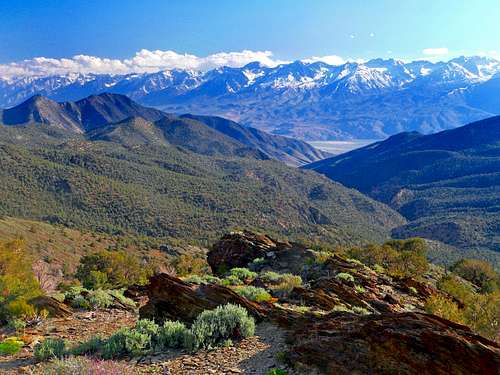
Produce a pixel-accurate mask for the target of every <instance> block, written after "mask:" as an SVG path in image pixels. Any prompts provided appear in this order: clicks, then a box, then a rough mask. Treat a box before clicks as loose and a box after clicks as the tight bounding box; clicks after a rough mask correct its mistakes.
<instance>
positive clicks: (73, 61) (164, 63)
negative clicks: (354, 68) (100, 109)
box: [0, 49, 286, 78]
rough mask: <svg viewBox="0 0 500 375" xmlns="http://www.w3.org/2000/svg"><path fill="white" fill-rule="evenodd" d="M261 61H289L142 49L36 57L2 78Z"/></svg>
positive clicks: (5, 70)
mask: <svg viewBox="0 0 500 375" xmlns="http://www.w3.org/2000/svg"><path fill="white" fill-rule="evenodd" d="M254 61H258V62H260V63H262V64H263V65H266V66H271V67H272V66H276V65H278V64H281V63H284V62H286V61H280V60H276V59H274V58H273V54H272V52H270V51H249V50H244V51H241V52H220V53H215V54H212V55H209V56H206V57H199V56H195V55H190V54H179V53H177V52H174V51H160V50H155V51H150V50H147V49H143V50H141V51H139V52H137V53H136V54H135V56H133V57H132V58H130V59H124V60H119V59H109V58H101V57H95V56H88V55H76V56H73V57H72V58H62V59H53V58H47V57H35V58H33V59H29V60H23V61H19V62H14V63H9V64H0V77H4V78H9V77H13V76H49V75H56V74H67V73H108V74H126V73H146V72H156V71H159V70H168V69H193V70H201V71H206V70H210V69H214V68H218V67H221V66H231V67H241V66H243V65H246V64H248V63H250V62H254Z"/></svg>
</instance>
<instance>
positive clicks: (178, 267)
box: [171, 254, 210, 276]
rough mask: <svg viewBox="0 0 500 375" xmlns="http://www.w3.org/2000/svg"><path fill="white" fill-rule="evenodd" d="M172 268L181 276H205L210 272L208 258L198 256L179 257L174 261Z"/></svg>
mask: <svg viewBox="0 0 500 375" xmlns="http://www.w3.org/2000/svg"><path fill="white" fill-rule="evenodd" d="M171 266H172V267H174V268H175V271H176V273H177V275H179V276H186V275H191V274H196V275H204V274H207V273H208V272H209V270H210V266H209V265H208V263H207V260H206V257H205V256H203V255H197V254H195V255H193V254H182V255H179V256H178V257H176V258H175V259H174V260H173V261H172V263H171Z"/></svg>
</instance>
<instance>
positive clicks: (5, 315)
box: [0, 240, 42, 323]
mask: <svg viewBox="0 0 500 375" xmlns="http://www.w3.org/2000/svg"><path fill="white" fill-rule="evenodd" d="M25 248H26V247H25V244H24V241H22V240H15V241H11V242H0V323H5V322H7V321H8V320H12V319H16V318H20V319H27V318H32V317H34V316H35V315H36V311H35V309H34V308H33V307H32V306H31V305H30V304H28V303H27V301H29V300H30V299H31V298H34V297H37V296H39V295H40V294H42V291H41V289H40V285H39V283H38V281H37V280H36V278H35V275H34V274H33V270H32V264H33V262H32V259H31V257H30V256H29V255H28V254H27V252H26V250H25Z"/></svg>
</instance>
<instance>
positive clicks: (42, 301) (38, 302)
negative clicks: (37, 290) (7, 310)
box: [29, 296, 72, 318]
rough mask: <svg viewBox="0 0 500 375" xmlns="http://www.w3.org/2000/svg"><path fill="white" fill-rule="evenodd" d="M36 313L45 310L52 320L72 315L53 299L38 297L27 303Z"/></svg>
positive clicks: (67, 308) (65, 307) (66, 307)
mask: <svg viewBox="0 0 500 375" xmlns="http://www.w3.org/2000/svg"><path fill="white" fill-rule="evenodd" d="M29 303H30V305H32V306H33V307H35V308H36V309H37V310H38V311H42V310H47V311H48V313H49V316H50V317H52V318H66V317H68V316H70V315H71V314H72V311H71V309H70V308H69V307H68V306H67V305H65V304H64V303H62V302H59V301H58V300H56V299H55V298H52V297H47V296H38V297H35V298H33V299H31V300H30V301H29Z"/></svg>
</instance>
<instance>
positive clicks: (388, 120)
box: [0, 56, 500, 140]
mask: <svg viewBox="0 0 500 375" xmlns="http://www.w3.org/2000/svg"><path fill="white" fill-rule="evenodd" d="M499 82H500V62H499V61H497V60H495V59H492V58H487V57H478V56H472V57H459V58H455V59H452V60H450V61H448V62H430V61H413V62H403V61H401V60H394V59H388V60H384V59H373V60H370V61H367V62H364V63H360V62H347V63H345V64H343V65H340V66H332V65H328V64H325V63H323V62H313V63H305V62H301V61H296V62H293V63H289V64H282V65H279V66H277V67H273V68H270V67H265V66H263V65H261V64H259V63H255V62H254V63H250V64H248V65H246V66H244V67H241V68H229V67H223V68H218V69H214V70H212V71H209V72H206V73H202V72H197V71H189V70H186V71H183V70H170V71H161V72H157V73H144V74H127V75H98V74H68V75H64V76H51V77H19V78H11V79H8V80H7V79H0V106H3V107H9V106H13V105H15V104H18V103H20V102H22V101H23V100H26V99H27V98H28V97H30V96H32V95H34V94H37V93H38V94H42V95H45V96H47V97H49V98H51V99H54V100H58V101H68V100H70V101H71V100H76V99H78V98H81V97H84V96H88V95H91V94H99V93H102V92H112V93H118V94H124V95H127V96H129V97H130V98H132V99H133V100H136V101H139V102H140V103H142V104H145V105H150V106H155V107H158V108H161V109H163V110H165V111H167V112H171V113H177V114H182V113H197V114H205V115H217V116H222V117H225V118H229V119H232V120H235V121H237V122H239V123H242V124H244V125H247V126H251V127H254V128H258V129H262V130H266V131H268V132H271V133H274V134H282V135H288V136H293V137H295V138H302V139H309V140H321V139H323V140H328V139H338V138H343V139H349V138H363V139H380V138H386V137H387V136H390V135H393V134H396V133H399V132H402V131H412V130H415V131H419V132H422V133H433V132H437V131H441V130H445V129H450V128H454V127H457V126H461V125H463V124H466V123H469V122H473V121H476V120H480V119H484V118H487V117H491V116H493V115H495V114H500V101H499V100H497V99H495V98H496V97H499V95H498V93H499V92H500V91H499V90H500V83H499Z"/></svg>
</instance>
